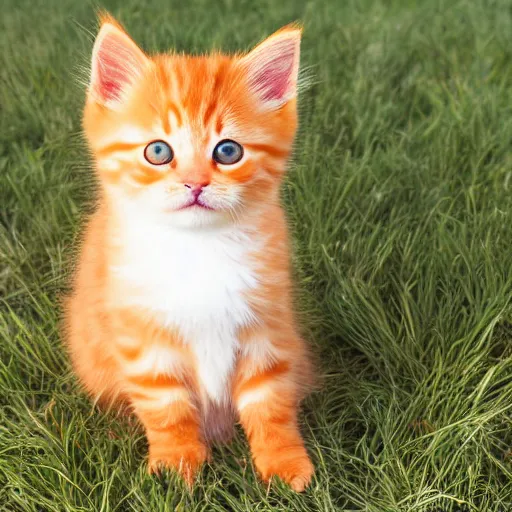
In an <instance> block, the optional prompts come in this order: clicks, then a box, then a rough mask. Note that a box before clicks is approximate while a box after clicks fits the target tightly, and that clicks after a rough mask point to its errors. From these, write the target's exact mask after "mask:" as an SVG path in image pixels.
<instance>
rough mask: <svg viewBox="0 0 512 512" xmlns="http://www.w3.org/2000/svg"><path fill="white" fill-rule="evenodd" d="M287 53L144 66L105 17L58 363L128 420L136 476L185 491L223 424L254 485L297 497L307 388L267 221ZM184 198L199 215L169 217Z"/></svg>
mask: <svg viewBox="0 0 512 512" xmlns="http://www.w3.org/2000/svg"><path fill="white" fill-rule="evenodd" d="M299 45H300V29H298V28H296V27H286V28H284V29H282V30H280V31H279V32H277V33H275V34H274V35H272V36H271V37H269V38H268V39H267V40H265V41H264V42H263V43H261V44H260V45H259V46H257V47H256V48H255V49H254V50H253V51H252V52H250V53H248V54H246V55H239V56H225V55H221V54H213V55H211V56H206V57H191V56H181V55H174V54H164V55H157V56H154V57H148V56H146V55H145V54H144V53H143V52H142V51H141V50H140V49H139V48H138V47H137V46H136V44H135V43H134V42H133V41H132V40H131V39H130V38H129V36H128V35H127V34H126V32H125V31H124V30H123V29H122V28H121V27H120V26H119V24H118V23H117V22H115V21H114V20H113V19H112V18H111V17H108V16H105V17H103V19H102V25H101V30H100V32H99V34H98V37H97V39H96V42H95V45H94V50H93V62H92V73H91V82H90V86H89V89H88V93H87V102H86V106H85V112H84V129H85V134H86V136H87V140H88V142H89V146H90V148H91V150H92V153H93V155H94V160H95V169H96V175H97V178H98V180H99V183H100V185H101V186H100V194H99V198H98V199H99V206H98V208H97V210H96V212H95V213H94V214H93V215H92V217H91V219H90V221H89V223H88V225H87V228H86V230H85V237H84V242H83V247H82V250H81V256H80V260H79V265H78V269H77V272H76V276H75V281H74V290H73V293H72V295H71V297H70V298H69V301H68V302H67V306H66V326H67V330H66V334H67V341H68V346H69V350H70V353H71V356H72V360H73V364H74V368H75V370H76V372H77V374H78V376H79V377H80V379H81V380H82V382H83V384H84V385H85V387H86V388H87V390H88V391H89V392H90V393H91V394H92V395H93V396H94V397H95V398H99V399H104V400H107V401H110V402H112V401H116V400H124V401H125V402H128V403H129V404H130V405H131V407H132V408H133V410H134V412H135V414H136V415H137V416H138V417H139V419H140V421H141V422H142V424H143V425H144V427H145V430H146V434H147V438H148V442H149V468H150V470H152V471H153V470H157V469H158V467H160V466H164V467H168V468H174V469H175V470H177V471H179V472H180V473H181V474H182V476H183V477H184V478H185V479H186V480H187V481H188V482H189V483H190V482H191V481H192V478H193V476H194V474H195V472H196V470H197V469H198V468H199V467H200V465H201V463H202V462H203V461H204V460H205V459H206V458H207V456H208V453H209V448H208V441H209V440H211V439H212V438H213V439H214V438H218V437H227V436H228V434H229V430H230V428H231V427H232V425H233V422H234V421H235V418H236V417H237V418H238V419H239V421H240V423H241V424H242V425H243V427H244V429H245V431H246V433H247V436H248V439H249V442H250V445H251V450H252V454H253V457H254V462H255V465H256V468H257V470H258V471H259V473H260V474H261V476H262V478H263V479H265V480H268V479H269V478H270V477H271V476H273V475H276V476H279V477H281V478H282V479H283V480H285V481H286V482H288V483H289V484H290V485H291V486H292V488H294V489H296V490H298V491H301V490H303V489H304V488H305V487H306V486H307V485H308V483H309V482H310V479H311V476H312V474H313V466H312V464H311V462H310V460H309V458H308V455H307V453H306V450H305V448H304V443H303V441H302V438H301V436H300V433H299V429H298V424H297V408H298V405H299V402H300V400H301V399H302V397H303V395H304V392H305V391H306V389H307V388H308V385H309V384H310V382H311V370H310V364H309V358H308V353H307V350H306V347H305V344H304V342H303V340H302V339H301V338H300V336H299V334H298V333H297V330H296V327H295V322H294V318H293V313H292V306H291V284H290V276H289V250H288V241H287V231H286V223H285V218H284V215H283V211H282V209H281V206H280V204H279V186H280V183H281V179H282V176H283V173H284V171H285V167H286V162H287V159H288V157H289V154H290V151H291V147H292V143H293V139H294V136H295V131H296V125H297V112H296V86H297V74H298V67H299ZM223 139H232V140H234V141H236V142H238V143H239V144H241V145H242V146H243V148H244V155H243V158H242V159H241V160H240V161H239V162H238V163H235V164H233V165H227V164H218V163H216V162H215V161H214V160H213V159H212V152H213V149H214V147H215V146H216V144H217V143H218V142H219V141H221V140H223ZM155 140H162V141H165V142H166V143H167V144H169V145H170V146H171V147H172V149H173V152H174V159H173V160H172V161H171V162H169V163H168V164H165V165H152V164H151V163H149V162H148V161H147V160H146V159H145V156H144V150H145V147H146V146H147V145H148V144H149V143H151V142H152V141H155ZM194 187H195V188H196V189H197V190H201V191H202V192H201V194H200V197H201V200H202V202H203V203H204V204H206V205H207V206H209V207H210V208H211V209H205V208H201V207H200V206H199V205H195V206H190V207H185V208H184V206H186V205H187V204H188V203H189V202H190V201H191V194H192V190H191V188H194ZM197 187H199V188H197ZM201 187H203V188H201Z"/></svg>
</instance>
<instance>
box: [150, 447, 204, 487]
mask: <svg viewBox="0 0 512 512" xmlns="http://www.w3.org/2000/svg"><path fill="white" fill-rule="evenodd" d="M208 456H209V452H208V449H207V448H206V446H204V445H202V444H192V445H186V446H173V447H165V448H164V449H155V448H151V447H150V450H149V462H148V472H149V474H155V473H156V474H159V473H160V470H161V469H170V470H172V471H177V472H178V474H179V475H180V476H181V477H182V478H183V480H185V482H186V484H187V485H188V486H189V487H191V486H192V483H193V481H194V477H195V475H196V474H197V472H198V471H199V469H200V468H201V466H202V465H203V463H204V462H205V461H206V460H207V459H208Z"/></svg>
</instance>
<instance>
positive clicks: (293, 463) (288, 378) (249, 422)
mask: <svg viewBox="0 0 512 512" xmlns="http://www.w3.org/2000/svg"><path fill="white" fill-rule="evenodd" d="M256 352H258V351H256ZM260 354H261V351H260ZM282 356H285V354H282ZM282 356H281V358H272V359H268V360H267V361H266V362H261V361H260V364H257V361H255V362H254V363H253V362H251V361H248V360H247V359H246V360H245V361H242V362H241V364H240V365H239V369H238V373H237V376H236V381H235V387H234V398H235V401H236V405H237V409H238V411H239V415H240V422H241V424H242V426H243V427H244V430H245V432H246V434H247V437H248V439H249V443H250V446H251V452H252V456H253V459H254V463H255V465H256V468H257V470H258V472H259V473H260V475H261V477H262V478H263V479H264V480H266V481H267V480H269V479H270V478H271V477H272V476H278V477H280V478H281V479H282V480H284V481H285V482H286V483H288V484H289V485H290V486H291V487H292V489H294V490H295V491H299V492H300V491H303V490H304V489H305V488H306V487H307V486H308V484H309V483H310V481H311V477H312V475H313V472H314V468H313V465H312V463H311V461H310V459H309V457H308V454H307V452H306V448H305V447H304V441H303V439H302V436H301V434H300V431H299V426H298V420H297V412H298V407H299V401H300V398H301V391H300V389H299V387H300V386H299V385H298V382H300V375H298V371H300V362H299V365H297V364H296V361H294V360H292V359H290V358H289V357H290V356H292V354H288V358H283V357H282ZM285 357H286V356H285ZM299 357H300V356H299ZM305 366H307V365H305ZM304 378H306V379H307V376H306V375H305V376H304Z"/></svg>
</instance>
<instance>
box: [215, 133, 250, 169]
mask: <svg viewBox="0 0 512 512" xmlns="http://www.w3.org/2000/svg"><path fill="white" fill-rule="evenodd" d="M243 156H244V148H243V147H242V146H240V144H238V142H235V141H234V140H229V139H226V140H221V141H220V142H219V143H218V144H217V145H216V146H215V149H214V150H213V159H214V160H215V161H216V162H217V163H219V164H224V165H231V164H236V163H237V162H239V161H240V160H241V159H242V157H243Z"/></svg>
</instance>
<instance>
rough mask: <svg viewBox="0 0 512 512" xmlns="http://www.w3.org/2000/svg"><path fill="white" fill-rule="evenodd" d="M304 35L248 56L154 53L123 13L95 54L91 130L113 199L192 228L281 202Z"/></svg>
mask: <svg viewBox="0 0 512 512" xmlns="http://www.w3.org/2000/svg"><path fill="white" fill-rule="evenodd" d="M299 41H300V31H299V30H298V29H295V28H288V29H284V30H282V31H280V32H278V33H276V34H275V35H273V36H271V37H270V38H269V39H267V40H266V41H265V42H264V43H262V44H261V45H259V46H258V47H256V49H255V50H253V51H252V52H250V53H249V54H247V55H245V56H241V57H240V56H236V57H227V56H222V55H212V56H208V57H188V56H177V55H159V56H157V57H154V58H149V57H147V56H145V55H144V54H143V53H142V51H141V50H139V49H138V48H137V47H136V45H135V43H133V42H132V41H131V40H130V39H129V37H128V36H127V35H126V33H125V32H123V31H122V30H121V29H120V28H119V27H118V26H117V25H116V24H115V23H114V22H112V20H110V19H109V20H107V21H106V22H104V24H103V26H102V29H101V31H100V34H99V36H98V38H97V40H96V44H95V48H94V52H93V68H92V77H91V85H90V88H89V92H88V100H87V104H86V108H85V114H84V128H85V133H86V135H87V138H88V141H89V144H90V146H91V148H92V150H93V153H94V156H95V159H96V163H97V171H98V175H99V177H100V180H101V183H102V188H103V191H104V194H105V199H106V200H107V201H109V202H111V203H112V204H113V205H115V206H116V207H121V208H123V209H124V210H123V211H126V212H127V213H128V212H130V211H131V212H133V213H134V214H136V215H138V216H139V217H144V216H147V217H149V218H151V219H152V220H154V221H157V222H163V223H168V224H170V225H176V226H182V227H194V226H204V225H212V224H225V223H228V222H233V221H235V220H236V219H238V218H240V217H241V216H243V215H244V214H247V213H250V212H253V213H254V214H257V212H258V209H259V208H260V207H261V206H264V205H265V204H267V203H268V202H269V201H277V200H278V192H277V191H278V186H279V182H280V178H281V176H282V173H283V171H284V168H285V165H286V160H287V158H288V156H289V154H290V150H291V146H292V143H293V138H294V135H295V130H296V124H297V114H296V104H295V95H296V82H297V72H298V59H299Z"/></svg>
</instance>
